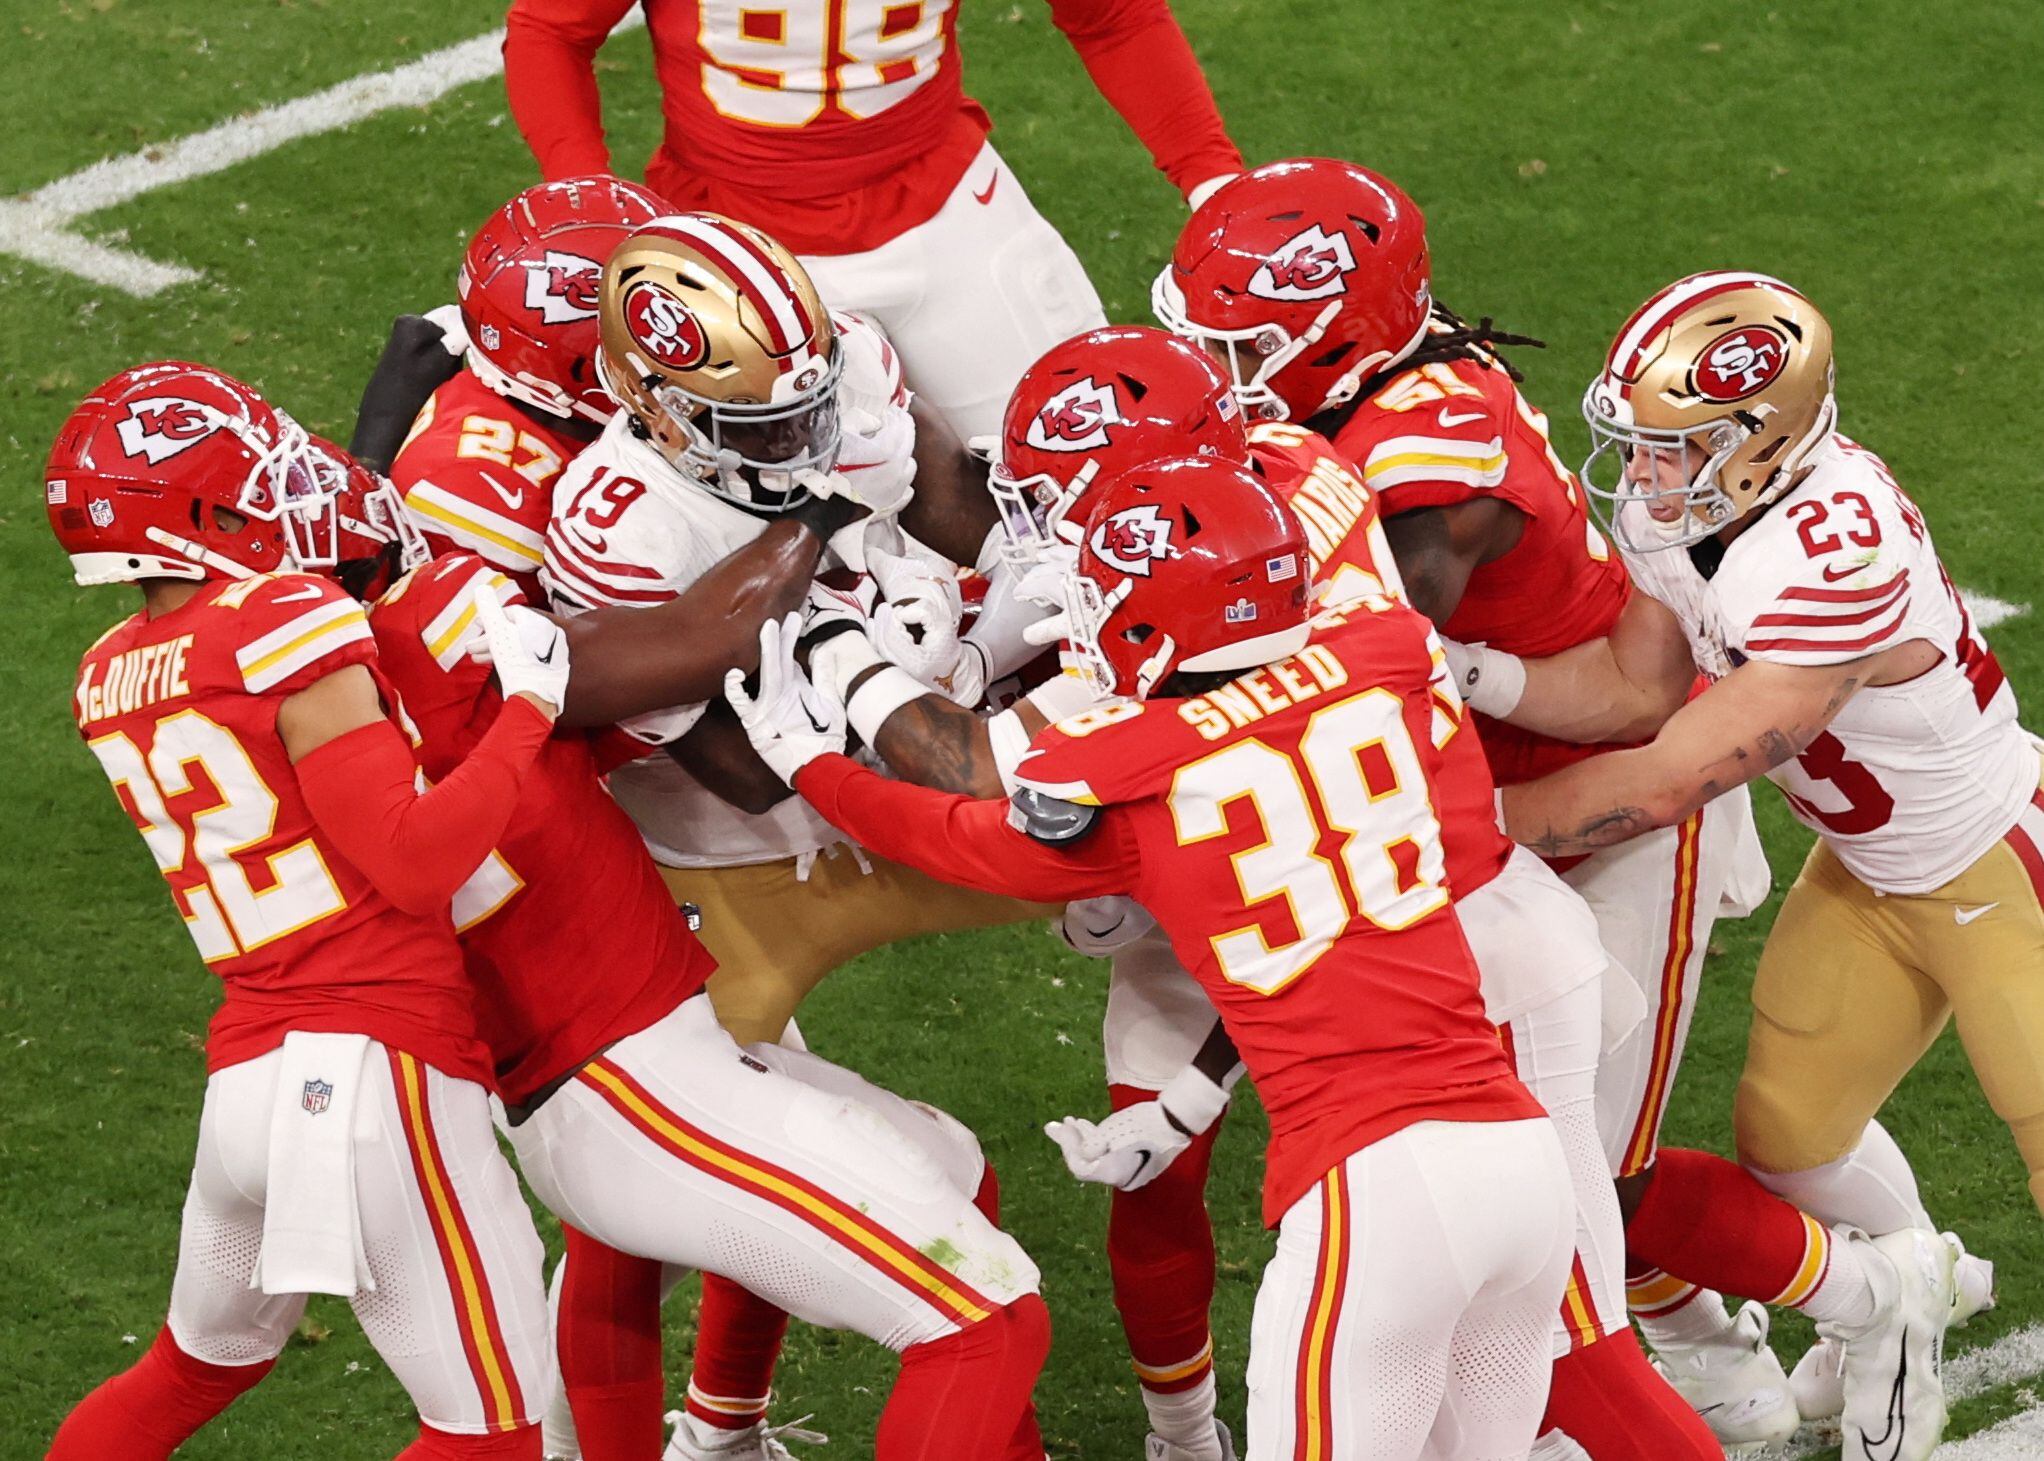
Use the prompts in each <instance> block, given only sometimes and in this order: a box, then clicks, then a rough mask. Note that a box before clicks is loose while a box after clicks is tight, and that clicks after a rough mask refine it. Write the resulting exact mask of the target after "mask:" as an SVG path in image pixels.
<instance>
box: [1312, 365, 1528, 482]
mask: <svg viewBox="0 0 2044 1461" xmlns="http://www.w3.org/2000/svg"><path fill="white" fill-rule="evenodd" d="M1514 394H1515V393H1514V392H1513V390H1512V384H1511V379H1510V377H1508V376H1507V375H1505V373H1504V372H1503V371H1501V370H1485V369H1484V368H1483V367H1482V366H1480V365H1477V364H1475V363H1474V362H1469V361H1456V362H1454V363H1452V364H1446V365H1425V366H1421V367H1420V368H1419V369H1417V370H1409V371H1406V372H1405V373H1404V374H1402V375H1398V376H1395V377H1393V378H1392V380H1391V382H1390V384H1389V385H1387V386H1385V387H1384V388H1383V389H1382V390H1380V391H1379V392H1377V394H1376V395H1375V396H1373V397H1372V398H1371V399H1370V402H1369V405H1370V406H1372V407H1375V408H1376V409H1374V410H1371V409H1367V408H1366V409H1364V410H1362V411H1359V412H1357V413H1356V415H1355V416H1354V417H1353V418H1351V421H1350V425H1349V426H1348V427H1346V428H1344V429H1343V430H1342V432H1341V433H1340V434H1339V435H1338V436H1337V437H1336V444H1337V445H1339V446H1340V447H1341V448H1342V451H1343V453H1344V454H1345V455H1346V456H1348V457H1349V459H1350V460H1351V461H1353V462H1354V463H1355V465H1356V470H1358V471H1359V472H1361V473H1362V475H1363V481H1364V482H1365V483H1366V484H1367V485H1368V486H1369V488H1370V490H1371V491H1372V492H1374V493H1376V494H1377V497H1378V500H1379V501H1380V502H1381V503H1382V504H1383V509H1384V512H1385V514H1386V515H1387V516H1392V517H1395V516H1397V515H1398V514H1399V513H1401V512H1412V511H1414V510H1416V509H1418V508H1423V507H1452V506H1454V505H1455V504H1456V503H1460V502H1467V501H1469V500H1470V499H1472V498H1476V497H1485V496H1502V497H1504V498H1505V499H1506V500H1507V501H1510V500H1512V497H1513V492H1514V479H1513V474H1512V472H1511V440H1510V438H1511V424H1512V415H1513V397H1514ZM1527 510H1529V511H1530V510H1531V509H1527Z"/></svg>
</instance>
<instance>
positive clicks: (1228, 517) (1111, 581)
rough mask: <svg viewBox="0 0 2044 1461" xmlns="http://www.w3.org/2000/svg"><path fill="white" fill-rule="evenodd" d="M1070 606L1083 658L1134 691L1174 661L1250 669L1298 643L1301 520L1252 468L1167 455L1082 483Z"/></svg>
mask: <svg viewBox="0 0 2044 1461" xmlns="http://www.w3.org/2000/svg"><path fill="white" fill-rule="evenodd" d="M1089 498H1090V501H1091V509H1090V510H1089V511H1088V512H1087V514H1086V525H1085V530H1084V535H1083V537H1082V538H1081V540H1080V546H1079V561H1078V565H1077V567H1076V569H1075V570H1074V572H1073V574H1072V577H1071V578H1070V579H1068V580H1067V595H1068V602H1067V604H1066V611H1067V613H1068V615H1069V616H1070V620H1071V624H1072V640H1071V644H1072V649H1073V651H1074V653H1075V654H1076V656H1077V658H1078V661H1079V666H1080V668H1081V670H1083V671H1084V672H1085V673H1086V674H1088V675H1090V676H1091V677H1092V678H1093V679H1094V681H1095V683H1096V684H1097V685H1098V686H1099V687H1100V688H1101V689H1102V690H1103V691H1105V692H1107V693H1109V694H1114V695H1123V696H1128V697H1130V698H1132V699H1136V700H1141V699H1143V698H1145V697H1146V696H1148V695H1149V693H1150V692H1151V691H1152V690H1154V689H1155V688H1156V687H1157V686H1158V685H1159V684H1161V683H1162V682H1163V681H1164V680H1165V679H1166V678H1168V677H1169V676H1170V675H1172V674H1174V673H1176V672H1177V671H1180V670H1193V671H1199V670H1248V669H1254V668H1255V667H1256V666H1258V665H1265V664H1269V663H1271V662H1272V661H1274V660H1280V659H1283V658H1284V657H1285V656H1286V655H1289V654H1297V653H1298V652H1299V651H1300V650H1301V649H1303V648H1305V645H1306V636H1307V634H1308V633H1309V632H1310V626H1309V624H1308V622H1307V621H1308V619H1309V617H1310V616H1311V614H1312V594H1311V592H1310V590H1311V587H1312V565H1311V562H1310V561H1309V560H1308V558H1307V556H1306V530H1305V528H1304V527H1303V526H1301V525H1300V522H1299V519H1298V518H1297V517H1295V516H1294V515H1293V513H1292V510H1291V508H1289V507H1287V506H1286V505H1285V503H1284V499H1282V498H1281V497H1279V496H1278V495H1277V493H1276V492H1274V491H1272V490H1271V488H1270V486H1269V485H1268V484H1267V483H1265V482H1264V480H1263V479H1262V478H1261V477H1259V476H1257V475H1256V474H1255V473H1254V472H1253V471H1251V470H1250V469H1249V468H1248V467H1246V466H1243V465H1241V464H1239V463H1236V462H1224V461H1220V460H1217V459H1215V458H1213V457H1167V458H1164V459H1163V460H1161V461H1154V462H1148V463H1145V464H1144V465H1142V466H1139V467H1137V468H1135V469H1134V470H1132V471H1128V472H1124V473H1123V474H1122V475H1121V476H1119V477H1116V478H1115V479H1114V480H1113V481H1111V482H1108V483H1105V484H1103V485H1102V486H1100V487H1099V488H1097V489H1095V490H1094V491H1093V492H1092V493H1090V494H1089Z"/></svg>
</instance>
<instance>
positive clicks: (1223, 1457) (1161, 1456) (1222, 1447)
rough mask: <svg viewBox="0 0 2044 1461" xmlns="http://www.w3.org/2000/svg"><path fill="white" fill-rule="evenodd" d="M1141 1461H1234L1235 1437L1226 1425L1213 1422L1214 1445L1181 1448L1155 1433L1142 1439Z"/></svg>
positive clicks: (1152, 1432)
mask: <svg viewBox="0 0 2044 1461" xmlns="http://www.w3.org/2000/svg"><path fill="white" fill-rule="evenodd" d="M1143 1461H1235V1437H1234V1434H1233V1433H1232V1432H1231V1431H1229V1429H1228V1427H1227V1426H1226V1424H1224V1423H1223V1422H1221V1421H1218V1420H1217V1421H1215V1422H1214V1444H1213V1446H1212V1447H1211V1448H1209V1447H1206V1446H1200V1447H1197V1448H1195V1447H1192V1446H1181V1445H1179V1444H1178V1443H1177V1442H1175V1441H1167V1440H1165V1439H1164V1438H1163V1437H1162V1436H1160V1435H1158V1434H1157V1433H1156V1432H1155V1431H1151V1432H1150V1434H1149V1435H1148V1436H1146V1437H1144V1438H1143Z"/></svg>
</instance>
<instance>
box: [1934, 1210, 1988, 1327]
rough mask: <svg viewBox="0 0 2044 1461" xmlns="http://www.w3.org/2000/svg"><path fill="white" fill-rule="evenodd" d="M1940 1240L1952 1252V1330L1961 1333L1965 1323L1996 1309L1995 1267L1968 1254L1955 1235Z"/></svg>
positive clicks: (1983, 1259)
mask: <svg viewBox="0 0 2044 1461" xmlns="http://www.w3.org/2000/svg"><path fill="white" fill-rule="evenodd" d="M1941 1236H1942V1237H1943V1238H1944V1240H1945V1246H1946V1247H1948V1248H1950V1249H1951V1250H1952V1328H1954V1329H1964V1328H1965V1327H1966V1321H1967V1320H1969V1319H1971V1318H1972V1317H1973V1316H1974V1315H1975V1314H1981V1313H1985V1312H1986V1311H1987V1310H1989V1309H1992V1308H1993V1307H1994V1305H1995V1297H1994V1265H1993V1264H1992V1263H1990V1262H1989V1261H1988V1260H1987V1259H1985V1258H1976V1257H1974V1256H1973V1255H1972V1254H1971V1253H1968V1252H1967V1251H1966V1245H1965V1244H1964V1243H1962V1242H1960V1241H1959V1235H1958V1234H1957V1233H1944V1234H1942V1235H1941Z"/></svg>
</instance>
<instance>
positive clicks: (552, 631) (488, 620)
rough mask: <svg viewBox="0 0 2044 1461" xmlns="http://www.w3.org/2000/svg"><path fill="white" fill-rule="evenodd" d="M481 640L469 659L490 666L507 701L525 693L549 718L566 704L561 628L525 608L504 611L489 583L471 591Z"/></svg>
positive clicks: (564, 637)
mask: <svg viewBox="0 0 2044 1461" xmlns="http://www.w3.org/2000/svg"><path fill="white" fill-rule="evenodd" d="M475 607H476V626H477V627H478V628H480V629H481V630H482V637H481V638H480V639H478V640H477V641H476V642H475V643H474V644H473V645H471V646H470V647H469V657H470V658H471V659H474V660H477V661H479V662H481V663H483V664H487V665H489V666H491V667H492V668H493V669H494V670H495V671H496V673H497V684H498V685H499V686H501V687H502V688H503V691H504V694H505V696H506V698H508V697H510V696H513V695H529V696H531V697H532V699H533V700H534V701H535V702H537V703H538V707H539V709H540V710H542V711H543V712H545V714H546V715H547V717H548V718H549V719H552V718H554V717H557V716H559V715H560V713H561V707H562V706H563V705H565V704H567V700H568V636H567V635H565V634H563V633H562V632H561V626H560V625H558V624H556V623H555V622H554V621H553V620H551V619H549V618H548V617H547V616H546V615H544V614H542V613H539V612H538V611H536V610H533V609H528V608H526V607H525V606H524V605H523V604H512V605H510V606H509V607H506V606H505V605H504V604H502V603H500V602H499V601H498V599H497V595H496V594H495V593H494V592H492V591H491V589H490V588H489V587H488V586H487V585H482V586H479V587H478V588H477V589H476V591H475Z"/></svg>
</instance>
